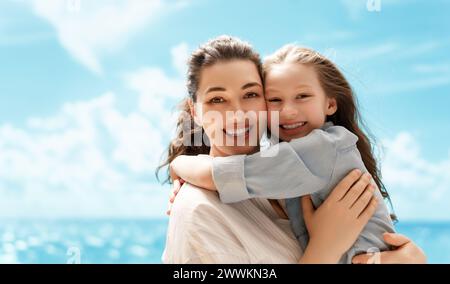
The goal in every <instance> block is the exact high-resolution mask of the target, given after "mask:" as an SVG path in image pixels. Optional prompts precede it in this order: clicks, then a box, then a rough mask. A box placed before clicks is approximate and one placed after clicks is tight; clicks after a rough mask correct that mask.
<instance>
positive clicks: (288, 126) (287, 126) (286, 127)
mask: <svg viewBox="0 0 450 284" xmlns="http://www.w3.org/2000/svg"><path fill="white" fill-rule="evenodd" d="M306 123H307V122H306V121H302V122H297V123H292V124H280V128H281V129H284V130H293V129H298V128H300V127H302V126H304V125H306Z"/></svg>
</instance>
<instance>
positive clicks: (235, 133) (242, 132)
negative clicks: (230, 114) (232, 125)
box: [223, 126, 253, 137]
mask: <svg viewBox="0 0 450 284" xmlns="http://www.w3.org/2000/svg"><path fill="white" fill-rule="evenodd" d="M252 128H253V126H248V127H244V128H238V129H224V130H223V132H224V133H225V134H226V135H227V136H231V137H240V136H247V135H248V134H249V133H250V130H251V129H252Z"/></svg>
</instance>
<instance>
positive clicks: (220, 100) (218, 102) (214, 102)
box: [209, 97, 225, 104]
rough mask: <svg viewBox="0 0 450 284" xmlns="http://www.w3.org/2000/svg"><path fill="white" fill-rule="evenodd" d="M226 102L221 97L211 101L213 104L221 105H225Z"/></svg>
mask: <svg viewBox="0 0 450 284" xmlns="http://www.w3.org/2000/svg"><path fill="white" fill-rule="evenodd" d="M224 101H225V100H224V99H223V98H220V97H215V98H212V99H211V100H209V102H210V103H213V104H220V103H223V102H224Z"/></svg>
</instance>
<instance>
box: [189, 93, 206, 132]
mask: <svg viewBox="0 0 450 284" xmlns="http://www.w3.org/2000/svg"><path fill="white" fill-rule="evenodd" d="M188 104H189V110H190V112H191V116H192V117H193V118H194V122H195V123H196V124H197V125H199V126H203V123H202V119H201V110H198V112H197V109H196V106H197V105H198V104H195V103H194V102H193V101H192V99H188ZM198 114H200V116H199V115H198Z"/></svg>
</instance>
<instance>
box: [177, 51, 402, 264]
mask: <svg viewBox="0 0 450 284" xmlns="http://www.w3.org/2000/svg"><path fill="white" fill-rule="evenodd" d="M264 80H265V97H266V102H267V108H268V111H269V120H270V113H271V112H272V111H276V112H278V113H279V125H276V127H277V128H278V129H273V125H271V124H269V126H271V127H272V128H271V129H270V130H271V132H272V133H277V132H279V138H280V139H281V140H283V141H286V142H282V143H280V144H278V145H277V146H278V148H277V150H278V152H277V154H276V155H274V156H273V157H267V156H266V157H264V156H262V155H261V153H260V152H258V153H256V154H252V155H234V156H228V157H215V158H212V157H210V156H179V157H177V158H176V159H175V160H174V161H173V162H172V163H171V165H170V169H171V172H172V174H173V176H177V177H180V178H181V179H183V180H185V181H187V182H189V183H191V184H194V185H196V186H199V187H202V188H206V189H210V190H217V191H218V193H219V195H220V199H221V201H222V202H224V203H232V202H238V201H242V200H245V199H249V198H256V197H259V198H273V199H282V198H284V199H285V204H282V207H284V208H283V209H285V211H286V212H287V214H288V216H289V219H290V222H291V226H292V229H293V231H294V233H295V236H296V237H297V239H298V241H299V243H300V246H301V247H302V248H303V249H305V247H306V245H307V243H308V239H309V237H308V231H307V229H306V225H305V222H304V220H303V217H302V216H301V212H302V210H301V208H300V204H301V203H300V202H299V200H298V198H299V197H300V196H304V195H308V194H311V200H312V202H313V204H314V206H315V207H318V206H319V205H320V204H322V202H323V201H324V200H325V199H326V197H327V196H328V195H329V194H330V191H331V189H333V188H334V187H335V186H336V184H337V183H338V182H339V181H340V180H341V179H342V178H343V177H344V176H345V175H346V174H347V173H348V172H350V171H351V170H352V169H354V168H358V169H360V170H361V171H363V172H366V173H367V174H366V179H370V178H371V176H372V177H373V182H372V186H371V193H373V194H374V195H375V196H376V197H377V198H378V199H382V198H383V197H388V194H387V192H386V191H385V190H384V186H383V184H382V182H381V178H380V174H379V169H378V168H377V164H376V161H375V159H374V157H373V154H372V150H371V145H370V142H369V139H368V138H367V136H366V135H365V134H364V133H363V132H362V130H361V129H360V125H359V115H358V111H357V108H356V103H355V98H354V95H353V92H352V89H351V87H350V85H349V83H348V82H347V80H346V79H345V78H344V76H343V75H342V73H341V72H340V71H339V70H338V68H337V67H336V66H335V65H334V64H333V63H332V62H331V61H330V60H328V59H327V58H326V57H324V56H322V55H320V54H319V53H317V52H315V51H313V50H311V49H307V48H301V47H297V46H293V45H288V46H285V47H283V48H281V49H280V50H278V51H277V52H276V53H275V54H274V55H272V56H270V57H269V58H267V59H266V61H265V63H264ZM215 99H216V100H215V102H216V103H218V104H220V103H221V102H222V100H221V98H220V95H218V96H217V98H215ZM269 150H270V149H269ZM358 197H359V195H355V197H354V198H353V199H350V200H355V199H356V198H358ZM363 197H364V198H367V199H370V198H372V197H373V196H371V195H370V194H369V195H367V196H363ZM348 206H349V207H352V206H354V204H353V203H352V202H351V201H350V202H349V204H348ZM385 232H394V228H393V224H392V222H391V218H390V215H389V210H388V209H387V207H386V205H385V204H384V203H383V202H379V204H378V207H377V210H376V213H375V214H374V215H373V217H372V218H371V220H370V221H369V223H368V224H367V225H366V226H365V228H364V230H363V231H362V233H361V234H360V236H359V238H358V240H357V241H356V242H355V243H354V245H353V247H352V248H351V249H350V250H349V251H348V252H347V253H346V254H345V255H344V256H343V257H342V258H341V260H340V262H341V263H351V260H352V258H353V256H355V255H357V254H361V253H366V252H370V251H372V252H373V251H374V250H375V251H377V250H382V251H384V250H388V249H389V247H388V245H387V244H386V243H385V242H384V241H383V234H384V233H385Z"/></svg>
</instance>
